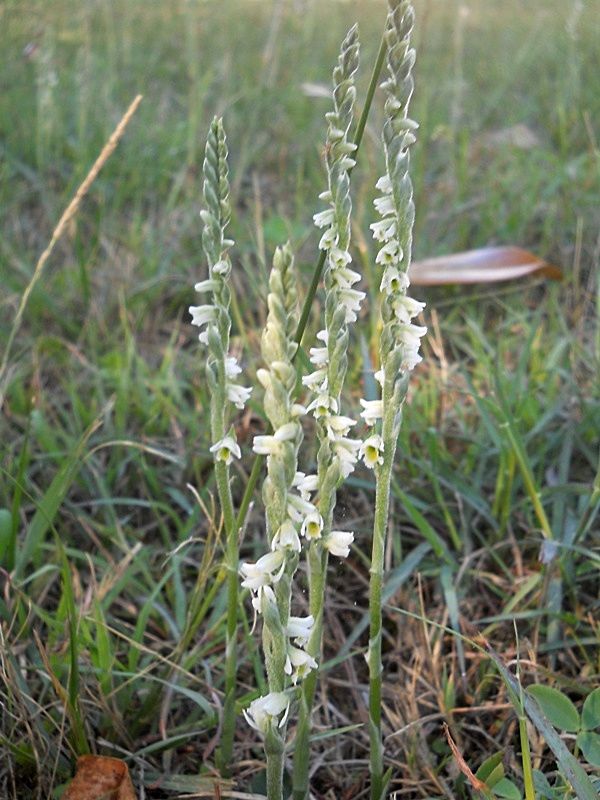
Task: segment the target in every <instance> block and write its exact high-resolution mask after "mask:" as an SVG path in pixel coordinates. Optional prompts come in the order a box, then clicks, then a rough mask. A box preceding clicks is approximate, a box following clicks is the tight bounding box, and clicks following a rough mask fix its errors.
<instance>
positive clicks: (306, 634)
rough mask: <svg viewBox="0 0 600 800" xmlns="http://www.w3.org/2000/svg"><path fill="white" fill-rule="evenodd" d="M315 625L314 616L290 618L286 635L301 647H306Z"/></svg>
mask: <svg viewBox="0 0 600 800" xmlns="http://www.w3.org/2000/svg"><path fill="white" fill-rule="evenodd" d="M314 624H315V618H314V617H313V616H312V614H310V615H309V616H308V617H288V623H287V625H286V626H285V635H286V636H288V637H289V638H290V639H293V640H294V642H295V643H296V644H297V645H298V646H299V647H304V646H305V645H306V643H307V642H308V640H309V638H310V635H311V633H312V629H313V625H314Z"/></svg>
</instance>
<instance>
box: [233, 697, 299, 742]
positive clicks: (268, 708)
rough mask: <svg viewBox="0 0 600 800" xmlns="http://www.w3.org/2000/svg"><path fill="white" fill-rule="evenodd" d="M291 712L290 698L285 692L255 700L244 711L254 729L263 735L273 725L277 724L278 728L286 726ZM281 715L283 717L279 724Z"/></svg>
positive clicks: (247, 720)
mask: <svg viewBox="0 0 600 800" xmlns="http://www.w3.org/2000/svg"><path fill="white" fill-rule="evenodd" d="M289 710H290V698H289V696H288V695H287V694H286V693H285V692H270V693H269V694H267V695H264V697H258V698H257V699H256V700H253V701H252V702H251V703H250V706H249V707H248V709H247V710H245V711H244V717H245V718H246V722H247V723H248V725H250V726H251V727H252V728H254V729H255V730H257V731H260V732H261V733H267V731H268V730H269V728H270V727H271V725H273V724H276V725H277V727H278V728H282V727H283V726H284V725H285V723H286V720H287V717H288V713H289ZM284 712H285V713H284ZM281 714H283V717H282V719H281V721H279V722H278V720H279V716H280V715H281Z"/></svg>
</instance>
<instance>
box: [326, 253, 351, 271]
mask: <svg viewBox="0 0 600 800" xmlns="http://www.w3.org/2000/svg"><path fill="white" fill-rule="evenodd" d="M351 261H352V256H351V255H350V253H349V252H348V251H347V250H341V249H340V248H339V247H332V248H331V250H330V251H329V263H330V265H331V266H332V268H333V269H336V270H337V269H341V268H343V267H346V266H348V264H349V263H350V262H351Z"/></svg>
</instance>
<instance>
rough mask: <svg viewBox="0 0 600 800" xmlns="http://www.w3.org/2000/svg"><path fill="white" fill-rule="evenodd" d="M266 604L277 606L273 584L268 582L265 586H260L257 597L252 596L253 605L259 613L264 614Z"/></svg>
mask: <svg viewBox="0 0 600 800" xmlns="http://www.w3.org/2000/svg"><path fill="white" fill-rule="evenodd" d="M266 606H271V607H275V606H277V598H276V597H275V592H274V591H273V589H272V588H271V586H269V584H266V585H265V586H259V588H258V590H257V593H256V595H255V597H253V598H252V607H253V608H254V610H255V611H256V613H257V614H264V613H265V609H266Z"/></svg>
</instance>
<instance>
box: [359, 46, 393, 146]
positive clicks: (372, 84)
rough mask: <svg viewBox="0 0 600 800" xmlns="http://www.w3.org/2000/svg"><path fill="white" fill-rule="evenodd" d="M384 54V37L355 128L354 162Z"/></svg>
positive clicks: (385, 47) (385, 49) (365, 125)
mask: <svg viewBox="0 0 600 800" xmlns="http://www.w3.org/2000/svg"><path fill="white" fill-rule="evenodd" d="M386 52H387V45H386V41H385V36H382V37H381V42H380V43H379V52H378V53H377V59H376V61H375V66H374V67H373V72H372V73H371V81H370V82H369V88H368V89H367V96H366V98H365V105H364V108H363V111H362V114H361V115H360V119H359V120H358V125H357V126H356V134H355V136H354V144H355V145H356V150H355V151H354V159H355V160H356V154H357V153H358V148H359V147H360V143H361V142H362V138H363V135H364V132H365V128H366V127H367V120H368V118H369V112H370V110H371V105H372V103H373V96H374V94H375V89H377V81H378V80H379V74H380V72H381V68H382V67H383V61H384V59H385V54H386Z"/></svg>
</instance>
